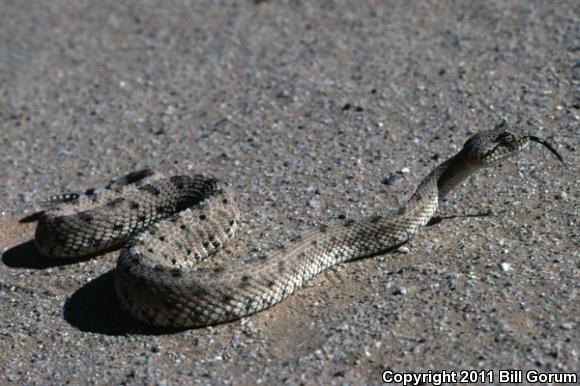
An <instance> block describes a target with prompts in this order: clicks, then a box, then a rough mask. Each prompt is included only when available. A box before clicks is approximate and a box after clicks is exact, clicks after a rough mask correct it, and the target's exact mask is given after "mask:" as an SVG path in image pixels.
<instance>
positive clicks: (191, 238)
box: [35, 122, 562, 327]
mask: <svg viewBox="0 0 580 386" xmlns="http://www.w3.org/2000/svg"><path fill="white" fill-rule="evenodd" d="M530 140H532V141H536V142H539V143H541V144H543V145H544V146H546V147H548V149H549V150H550V151H551V152H552V153H554V154H555V155H556V156H557V157H558V159H560V161H562V158H561V157H560V155H559V154H558V153H557V152H556V151H555V150H554V148H552V146H550V145H549V144H548V143H546V141H544V140H543V139H540V138H537V137H534V136H530V135H529V134H528V133H527V132H525V131H524V130H522V129H519V128H508V127H507V125H506V124H505V122H504V123H502V124H500V125H498V126H497V127H496V128H494V129H492V130H489V131H483V132H480V133H477V134H475V135H473V136H472V137H471V138H470V139H469V140H468V141H467V142H466V143H465V145H464V146H463V148H462V149H461V151H460V152H459V153H457V154H456V155H454V156H452V157H451V158H449V159H448V160H446V161H445V162H443V163H441V164H440V165H439V166H437V167H435V168H434V169H433V170H432V171H431V173H429V175H427V177H425V178H424V179H423V181H422V182H421V183H420V185H419V187H418V188H417V190H416V191H415V193H414V195H413V196H412V197H411V198H410V199H409V200H408V201H407V202H406V204H405V205H404V206H403V207H402V208H401V209H399V210H398V211H397V212H393V213H389V214H382V215H376V216H373V217H371V218H366V219H362V220H345V221H342V222H340V223H337V224H333V225H328V226H323V227H320V228H317V229H315V230H313V231H311V232H310V233H307V234H306V235H304V236H302V237H299V238H298V239H296V240H294V241H292V242H291V243H290V244H289V245H287V246H286V247H284V248H282V249H280V250H277V251H276V252H275V253H273V254H272V255H271V256H269V257H267V258H264V259H261V258H259V259H256V260H254V261H251V262H250V263H246V264H241V263H239V262H238V261H233V262H232V263H231V264H229V265H218V266H216V267H211V268H201V267H198V266H197V264H196V263H197V262H198V261H199V260H202V259H204V258H206V257H208V256H210V255H212V254H213V253H215V252H216V251H218V250H220V249H222V248H223V247H224V245H225V244H226V243H227V242H228V241H229V240H231V239H232V238H233V237H234V235H235V233H236V231H237V229H238V227H239V224H240V213H239V211H238V208H237V206H236V202H235V197H234V193H233V192H232V190H231V188H229V187H228V186H227V185H226V184H224V183H221V182H219V181H218V180H216V179H214V178H210V177H205V176H202V175H193V176H185V175H183V176H173V177H162V176H159V175H157V174H156V173H155V172H153V171H152V170H150V169H145V170H141V171H137V172H133V173H130V174H128V175H125V176H123V177H121V178H118V179H114V180H111V181H109V182H108V183H107V184H106V185H104V186H102V187H100V188H97V189H89V190H87V191H85V192H83V193H68V194H64V195H60V196H55V197H52V198H51V199H50V200H49V202H48V205H49V208H48V209H47V210H46V211H45V212H44V213H43V214H42V215H41V216H40V220H39V223H38V227H37V230H36V235H35V242H36V245H37V247H38V249H39V251H40V252H41V253H42V254H44V255H46V256H49V257H53V258H73V257H79V256H83V255H87V254H95V253H98V252H100V251H103V250H105V249H110V248H114V247H116V246H119V245H122V244H125V246H124V247H123V249H122V250H121V253H120V257H119V259H118V262H117V268H116V270H115V273H116V274H115V275H116V276H115V286H116V292H117V296H118V298H119V300H120V303H121V306H122V308H123V309H124V310H126V311H127V312H128V313H129V314H131V315H132V316H134V317H135V318H136V319H138V320H140V321H143V322H146V323H150V324H155V325H160V326H171V327H193V326H206V325H211V324H216V323H222V322H226V321H230V320H235V319H238V318H241V317H243V316H245V315H249V314H252V313H255V312H258V311H260V310H263V309H265V308H267V307H270V306H272V305H274V304H276V303H278V302H280V301H282V300H283V299H285V298H287V297H288V296H289V295H290V294H292V293H293V292H295V291H296V290H297V289H299V288H300V287H302V286H303V285H304V284H305V283H306V282H307V281H308V280H310V279H311V278H312V277H314V276H315V275H317V274H318V273H320V272H322V271H324V270H326V269H327V268H329V267H331V266H333V265H335V264H338V263H341V262H344V261H349V260H354V259H358V258H361V257H365V256H370V255H375V254H379V253H383V252H385V251H386V250H389V249H391V248H393V247H396V246H398V245H400V244H402V243H404V242H406V241H407V240H409V239H411V238H412V237H414V236H415V235H416V234H417V233H418V232H419V230H420V229H421V228H422V227H423V226H425V225H426V224H427V223H428V221H429V220H430V219H431V217H432V216H433V214H434V213H435V211H436V210H437V206H438V203H439V201H440V200H441V198H442V197H443V196H444V195H445V194H447V193H448V192H449V191H450V190H451V189H452V188H453V187H454V186H455V185H456V184H458V183H459V182H460V181H461V180H463V179H464V178H465V177H467V176H468V175H469V174H471V173H472V172H474V171H475V170H477V169H479V168H482V167H486V166H491V165H493V164H495V163H497V162H498V161H501V160H503V159H505V158H507V157H509V156H511V155H514V154H516V153H518V152H519V151H521V150H522V149H524V148H525V147H526V146H527V145H528V143H529V141H530Z"/></svg>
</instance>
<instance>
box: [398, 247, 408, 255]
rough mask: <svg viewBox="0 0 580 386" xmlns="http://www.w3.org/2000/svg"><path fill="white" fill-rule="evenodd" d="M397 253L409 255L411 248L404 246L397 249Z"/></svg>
mask: <svg viewBox="0 0 580 386" xmlns="http://www.w3.org/2000/svg"><path fill="white" fill-rule="evenodd" d="M397 252H399V253H409V248H408V247H405V246H404V245H403V246H401V247H399V248H397Z"/></svg>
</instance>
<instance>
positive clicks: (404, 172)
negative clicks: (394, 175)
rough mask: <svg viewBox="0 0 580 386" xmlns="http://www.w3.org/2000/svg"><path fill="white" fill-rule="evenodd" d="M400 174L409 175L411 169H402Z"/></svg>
mask: <svg viewBox="0 0 580 386" xmlns="http://www.w3.org/2000/svg"><path fill="white" fill-rule="evenodd" d="M401 173H403V174H409V173H411V169H409V168H402V169H401Z"/></svg>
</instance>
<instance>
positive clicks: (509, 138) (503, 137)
mask: <svg viewBox="0 0 580 386" xmlns="http://www.w3.org/2000/svg"><path fill="white" fill-rule="evenodd" d="M495 140H496V142H500V143H509V142H513V140H514V136H513V134H512V133H508V132H507V131H504V132H503V133H501V134H499V135H498V136H497V138H496V139H495Z"/></svg>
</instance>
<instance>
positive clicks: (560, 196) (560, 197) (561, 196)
mask: <svg viewBox="0 0 580 386" xmlns="http://www.w3.org/2000/svg"><path fill="white" fill-rule="evenodd" d="M556 198H557V199H558V200H566V199H567V198H568V193H566V192H565V191H563V190H562V191H561V192H560V193H558V194H557V195H556Z"/></svg>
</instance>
